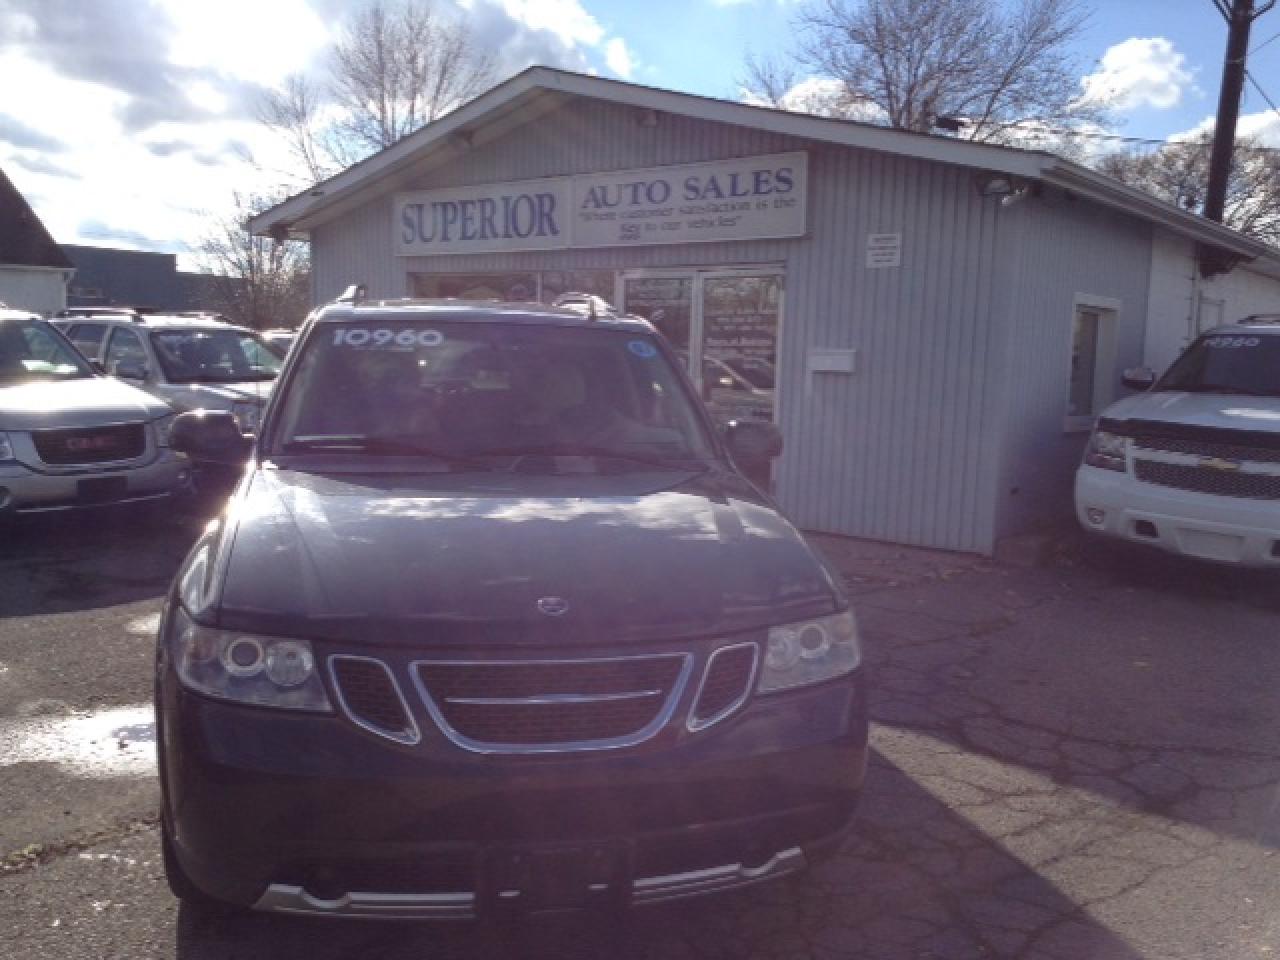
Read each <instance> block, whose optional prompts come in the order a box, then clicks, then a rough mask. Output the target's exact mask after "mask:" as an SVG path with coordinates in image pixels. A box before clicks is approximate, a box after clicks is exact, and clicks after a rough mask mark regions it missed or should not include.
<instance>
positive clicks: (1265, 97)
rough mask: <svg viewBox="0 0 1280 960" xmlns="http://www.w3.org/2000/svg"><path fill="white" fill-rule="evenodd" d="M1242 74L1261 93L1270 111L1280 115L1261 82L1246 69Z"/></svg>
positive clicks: (1278, 108) (1279, 109) (1278, 109)
mask: <svg viewBox="0 0 1280 960" xmlns="http://www.w3.org/2000/svg"><path fill="white" fill-rule="evenodd" d="M1277 36H1280V34H1277ZM1244 75H1245V76H1246V77H1248V78H1249V82H1250V83H1252V84H1253V89H1255V90H1257V91H1258V93H1260V94H1261V95H1262V99H1263V100H1265V101H1267V106H1268V107H1270V108H1271V112H1272V113H1274V114H1275V115H1276V116H1277V117H1280V107H1277V106H1276V102H1275V101H1274V100H1272V99H1271V98H1270V97H1269V96H1267V91H1265V90H1263V89H1262V84H1260V83H1258V81H1257V80H1255V79H1253V74H1252V73H1250V72H1249V71H1248V70H1246V71H1245V72H1244Z"/></svg>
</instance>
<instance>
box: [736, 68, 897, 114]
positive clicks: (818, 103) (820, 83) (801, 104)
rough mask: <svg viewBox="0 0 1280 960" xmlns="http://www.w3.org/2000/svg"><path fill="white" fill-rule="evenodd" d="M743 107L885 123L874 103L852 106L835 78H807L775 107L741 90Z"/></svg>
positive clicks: (880, 111)
mask: <svg viewBox="0 0 1280 960" xmlns="http://www.w3.org/2000/svg"><path fill="white" fill-rule="evenodd" d="M741 99H742V102H743V103H749V104H751V105H752V106H756V107H772V106H777V107H779V108H781V109H783V110H791V111H793V112H794V113H811V114H814V115H815V116H819V117H839V118H840V119H843V120H854V121H857V122H859V123H884V122H885V120H886V119H887V118H888V115H887V114H886V113H885V111H884V110H883V109H882V108H881V107H879V106H877V105H876V104H874V103H868V102H865V101H863V102H851V101H850V100H849V97H848V94H847V92H846V89H845V86H844V84H843V83H841V82H840V81H839V80H837V79H835V78H834V77H806V78H805V79H803V80H800V81H798V82H797V83H795V84H794V85H793V86H792V87H791V88H790V89H789V90H787V91H786V93H784V94H783V95H782V96H781V97H780V98H779V100H778V102H777V103H776V104H773V103H770V102H769V101H768V100H767V99H765V98H763V97H760V96H758V95H756V94H754V93H752V92H751V91H750V90H743V91H742V96H741Z"/></svg>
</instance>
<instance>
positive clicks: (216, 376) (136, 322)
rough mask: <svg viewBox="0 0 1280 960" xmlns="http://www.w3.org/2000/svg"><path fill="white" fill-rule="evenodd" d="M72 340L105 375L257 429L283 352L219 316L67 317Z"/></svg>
mask: <svg viewBox="0 0 1280 960" xmlns="http://www.w3.org/2000/svg"><path fill="white" fill-rule="evenodd" d="M60 325H61V326H62V327H63V329H64V330H65V331H66V333H67V336H68V337H69V338H70V339H71V342H72V343H74V344H75V345H76V347H77V348H79V350H80V352H81V353H83V354H84V355H85V356H86V357H88V358H89V359H90V360H96V361H98V362H99V363H101V364H102V365H103V368H104V369H105V370H106V372H107V373H109V374H110V375H112V376H114V377H119V378H120V379H122V380H127V381H129V382H130V383H133V384H135V385H137V386H138V387H141V388H142V389H143V390H146V391H147V392H148V393H151V394H152V395H154V396H156V397H159V398H160V399H161V400H164V401H165V402H166V403H168V404H169V405H170V406H171V407H173V409H174V410H176V411H179V412H182V411H185V410H201V409H203V410H229V411H230V412H231V413H232V414H234V415H235V418H236V421H237V422H238V423H239V425H240V429H241V430H243V431H244V432H245V433H253V432H254V431H255V430H257V428H258V421H259V419H260V418H261V416H262V408H263V406H264V405H265V404H266V401H267V397H268V395H269V394H270V392H271V385H272V382H273V381H274V380H275V378H276V375H277V374H278V373H279V372H280V363H281V358H280V355H279V353H277V352H276V351H275V350H273V349H272V348H271V347H270V346H269V345H268V344H267V342H266V341H265V340H263V338H262V337H261V335H259V334H258V333H256V332H254V331H252V330H249V329H247V328H245V327H234V326H230V325H229V324H225V323H220V322H218V321H214V320H201V319H193V318H186V317H172V316H166V315H159V314H156V315H148V316H137V317H130V316H90V317H79V318H75V319H73V320H67V321H62V322H61V323H60Z"/></svg>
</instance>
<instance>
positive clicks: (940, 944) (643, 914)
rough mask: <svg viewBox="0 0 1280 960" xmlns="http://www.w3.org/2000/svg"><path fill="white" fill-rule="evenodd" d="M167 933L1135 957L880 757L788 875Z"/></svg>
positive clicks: (718, 953)
mask: <svg viewBox="0 0 1280 960" xmlns="http://www.w3.org/2000/svg"><path fill="white" fill-rule="evenodd" d="M176 941H177V956H178V957H179V958H181V960H215V958H217V960H223V958H226V957H232V956H234V957H236V958H238V960H258V958H261V960H267V958H270V960H290V958H297V960H326V958H333V960H337V958H343V960H348V958H353V957H378V958H387V960H409V958H414V960H421V958H424V957H430V958H432V960H443V958H451V957H458V958H462V957H468V958H470V957H474V958H486V960H494V958H502V957H549V958H550V957H555V958H565V957H574V958H578V957H629V958H655V960H656V958H663V960H667V958H680V957H717V958H734V960H739V958H746V957H751V956H769V957H781V956H804V957H809V956H831V957H869V958H871V957H873V958H875V960H907V958H911V960H921V958H929V957H935V958H959V957H978V956H1014V955H1016V956H1020V957H1037V956H1046V957H1048V956H1076V957H1089V958H1090V960H1138V956H1139V954H1138V953H1137V952H1136V951H1135V950H1134V949H1133V948H1131V947H1130V946H1129V945H1128V944H1126V943H1125V942H1123V941H1122V940H1120V939H1119V938H1118V937H1116V936H1115V935H1114V934H1112V933H1111V932H1110V931H1109V930H1108V929H1106V928H1105V927H1102V926H1099V925H1097V924H1096V923H1094V922H1092V921H1091V920H1090V919H1089V917H1088V916H1087V914H1085V913H1084V912H1083V911H1082V910H1081V909H1080V908H1079V907H1078V905H1077V904H1076V903H1074V902H1072V901H1071V900H1070V899H1069V898H1068V897H1066V896H1065V895H1064V894H1063V893H1061V892H1060V891H1059V890H1058V889H1056V888H1055V887H1054V886H1053V885H1052V884H1050V883H1049V882H1048V881H1046V880H1045V879H1044V878H1043V877H1041V876H1040V875H1039V874H1038V873H1036V872H1035V871H1033V870H1031V869H1029V868H1027V867H1026V866H1025V865H1023V864H1022V863H1021V862H1019V861H1018V860H1016V859H1015V858H1013V857H1012V856H1010V855H1009V854H1008V853H1007V852H1006V851H1005V849H1004V848H1003V847H1002V846H1001V845H1000V844H999V843H998V842H996V841H994V840H992V839H991V838H990V837H989V836H987V835H986V834H984V833H983V832H982V831H980V830H978V829H977V828H975V827H974V825H973V824H971V823H970V822H969V821H968V820H966V819H964V818H963V817H960V816H958V815H957V814H956V813H954V812H953V811H952V810H950V809H949V808H948V807H947V806H946V805H945V804H943V803H941V802H940V801H939V800H938V799H936V798H935V797H934V796H932V795H931V794H930V793H928V792H927V791H925V790H923V789H922V788H921V787H920V786H919V785H918V784H917V783H916V782H915V781H913V780H912V779H911V778H910V777H908V776H907V775H906V774H904V773H903V772H902V771H901V770H899V769H898V768H897V767H895V766H894V765H893V764H891V763H889V762H888V761H887V760H885V759H884V758H883V757H882V756H879V755H876V756H875V757H874V759H873V765H872V769H871V771H870V773H869V778H868V792H867V796H866V797H865V799H864V801H863V806H862V809H861V810H860V812H859V816H858V820H857V825H856V827H855V829H854V831H853V833H852V834H851V836H850V837H849V839H848V841H847V843H846V845H845V848H844V850H843V852H842V853H840V854H839V855H837V856H836V857H834V858H832V859H831V860H828V861H826V862H824V863H822V864H820V865H818V866H816V867H815V868H813V869H812V870H811V871H810V872H809V873H807V874H805V875H803V876H802V877H798V878H795V879H792V880H787V881H782V882H777V883H773V884H767V885H762V886H760V887H757V888H754V889H752V890H750V891H743V892H741V893H738V894H734V895H729V896H722V897H711V898H706V899H702V900H695V901H690V902H688V903H686V904H683V905H678V906H667V907H656V908H647V909H645V910H637V911H633V912H630V913H628V914H624V915H622V916H621V917H619V916H613V917H608V916H591V915H586V916H579V917H577V918H568V919H566V918H560V919H557V920H556V921H554V922H552V921H547V920H535V921H527V922H524V923H513V924H509V925H482V924H475V925H472V924H465V925H460V926H453V927H448V926H428V925H421V924H407V923H397V922H394V921H391V922H376V921H338V920H333V921H325V920H323V919H313V920H312V919H294V918H279V917H271V916H264V915H257V914H248V915H242V916H239V917H236V918H234V919H232V920H223V921H220V922H216V923H215V922H212V921H202V920H201V919H198V918H197V917H196V916H193V915H192V914H191V913H190V912H189V911H188V910H187V909H186V908H185V907H184V908H183V910H182V911H181V912H180V914H179V920H178V924H177V929H176Z"/></svg>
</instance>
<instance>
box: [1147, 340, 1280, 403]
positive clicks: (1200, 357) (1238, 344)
mask: <svg viewBox="0 0 1280 960" xmlns="http://www.w3.org/2000/svg"><path fill="white" fill-rule="evenodd" d="M1155 389H1157V390H1186V391H1189V392H1192V393H1239V394H1246V395H1249V396H1259V397H1280V336H1266V335H1264V336H1255V335H1252V334H1234V333H1233V334H1226V333H1221V334H1219V333H1215V334H1210V335H1208V336H1205V337H1201V338H1200V339H1199V340H1197V341H1196V342H1195V343H1193V344H1192V345H1191V346H1190V347H1188V348H1187V352H1186V353H1184V354H1183V355H1182V356H1181V357H1179V358H1178V360H1177V362H1175V363H1174V365H1173V366H1172V367H1170V368H1169V372H1168V373H1166V374H1165V375H1164V377H1163V378H1161V380H1160V382H1159V383H1158V384H1156V387H1155Z"/></svg>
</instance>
